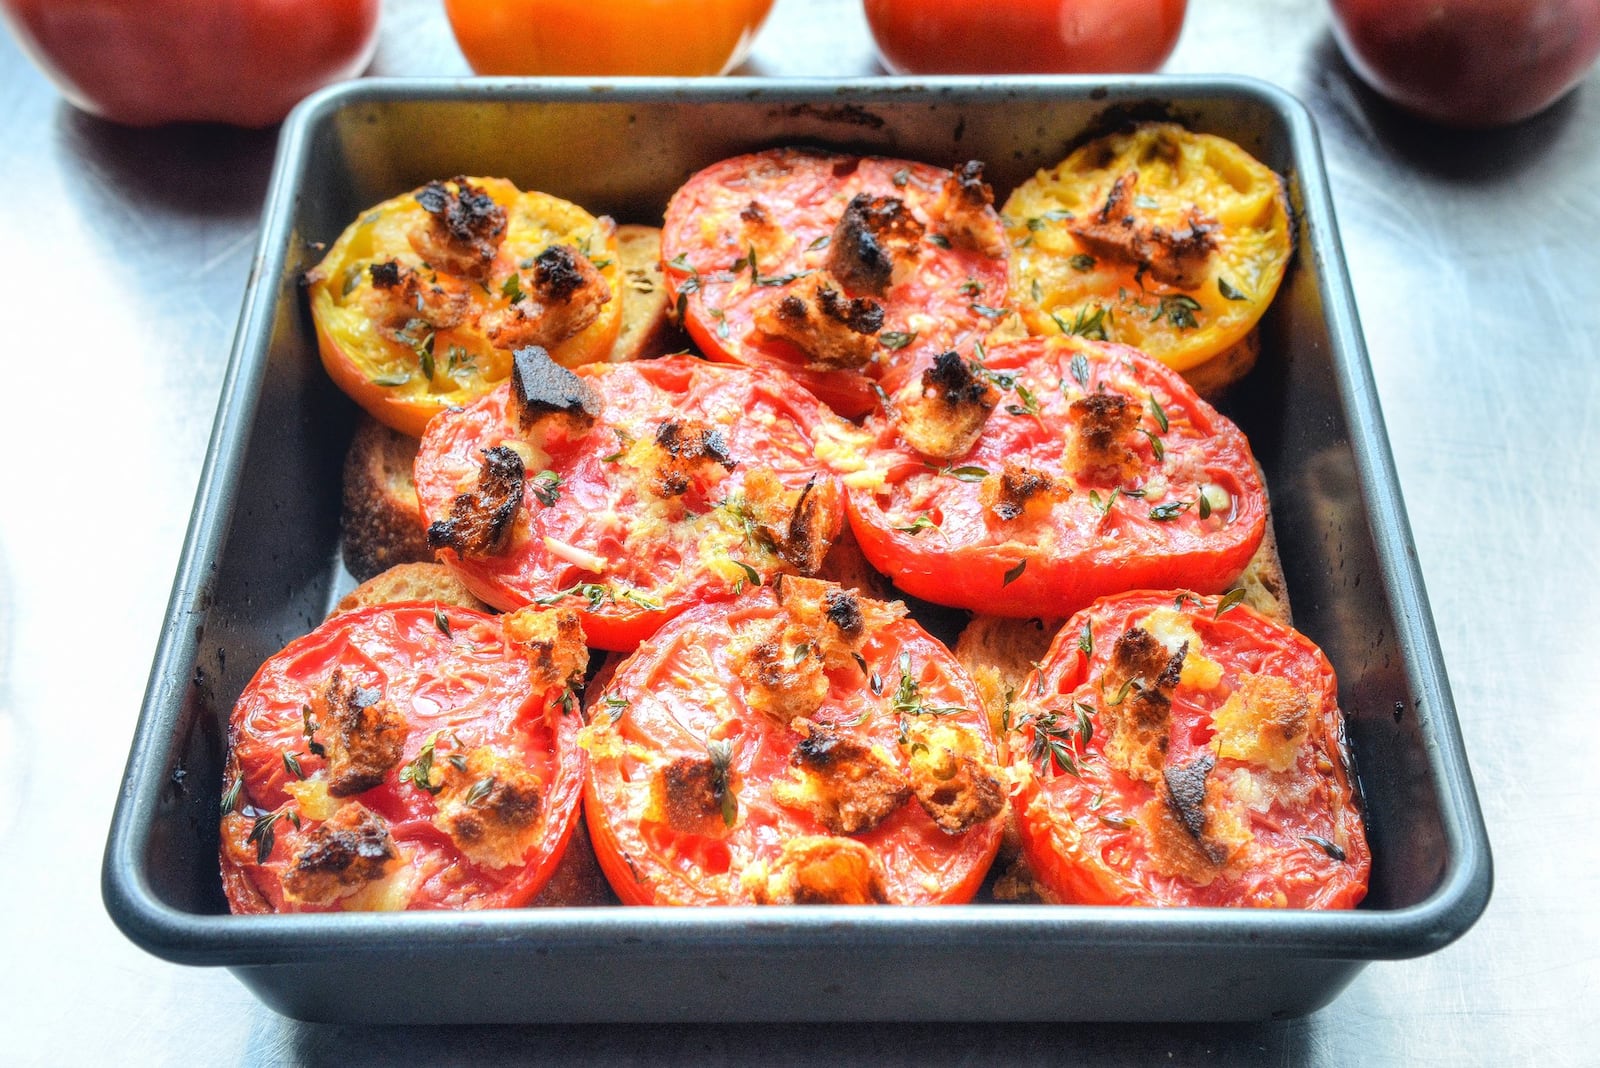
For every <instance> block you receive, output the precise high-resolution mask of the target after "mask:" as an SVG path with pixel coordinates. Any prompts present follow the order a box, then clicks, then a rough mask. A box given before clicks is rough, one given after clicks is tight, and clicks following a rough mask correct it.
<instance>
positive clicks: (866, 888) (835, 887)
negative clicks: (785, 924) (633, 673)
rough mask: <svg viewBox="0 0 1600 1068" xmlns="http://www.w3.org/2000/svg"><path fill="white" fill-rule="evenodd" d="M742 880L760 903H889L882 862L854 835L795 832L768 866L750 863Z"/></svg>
mask: <svg viewBox="0 0 1600 1068" xmlns="http://www.w3.org/2000/svg"><path fill="white" fill-rule="evenodd" d="M741 882H743V883H744V884H745V887H746V889H748V890H749V891H750V894H751V896H752V897H753V898H754V899H755V901H756V903H757V904H762V905H886V904H888V903H889V894H888V891H887V890H886V889H885V887H884V876H883V866H882V865H881V864H880V863H879V862H878V858H877V857H875V856H874V855H873V854H872V850H870V849H868V848H867V847H866V846H865V845H863V844H861V843H860V842H857V841H856V840H855V839H853V838H838V837H829V836H824V835H806V836H803V837H800V838H792V839H790V840H789V841H787V842H785V843H784V844H783V849H782V851H781V852H780V853H779V854H778V858H777V860H775V861H774V862H773V863H772V865H771V866H770V868H769V867H766V866H763V865H759V864H757V865H751V867H750V868H749V869H747V870H746V872H745V874H744V876H743V877H742V879H741Z"/></svg>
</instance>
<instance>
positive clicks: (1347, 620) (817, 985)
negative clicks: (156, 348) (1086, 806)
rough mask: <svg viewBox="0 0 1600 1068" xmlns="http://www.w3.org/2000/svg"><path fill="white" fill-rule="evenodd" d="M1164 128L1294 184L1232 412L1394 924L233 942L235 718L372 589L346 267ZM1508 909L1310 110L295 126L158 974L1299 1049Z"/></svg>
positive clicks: (240, 403)
mask: <svg viewBox="0 0 1600 1068" xmlns="http://www.w3.org/2000/svg"><path fill="white" fill-rule="evenodd" d="M1150 109H1155V110H1159V111H1161V112H1164V113H1168V114H1171V115H1173V116H1176V117H1178V118H1180V119H1181V120H1182V121H1183V122H1185V123H1187V124H1188V125H1189V126H1191V127H1192V128H1194V129H1197V130H1203V131H1208V132H1213V133H1218V134H1222V135H1224V136H1226V137H1230V138H1232V139H1233V140H1235V141H1237V142H1239V143H1241V144H1242V145H1244V147H1246V148H1247V149H1249V150H1250V151H1251V152H1253V153H1254V154H1255V155H1256V156H1258V157H1259V158H1261V159H1262V160H1264V161H1265V162H1266V163H1267V164H1268V165H1269V166H1271V167H1273V168H1274V169H1275V170H1277V171H1278V172H1279V173H1281V174H1283V175H1284V176H1285V177H1286V178H1287V180H1288V184H1289V189H1290V198H1291V201H1292V203H1293V205H1294V209H1295V216H1296V220H1297V226H1298V234H1297V237H1298V243H1297V247H1296V253H1295V258H1294V261H1293V263H1292V265H1291V267H1290V270H1289V274H1288V277H1287V280H1286V282H1285V285H1284V287H1283V290H1282V291H1281V292H1280V294H1279V296H1278V298H1277V301H1276V303H1275V304H1274V306H1273V308H1272V310H1271V312H1270V313H1269V314H1268V316H1267V317H1266V319H1265V321H1264V323H1263V325H1262V339H1263V351H1264V356H1263V358H1262V360H1261V364H1260V366H1259V367H1258V368H1257V369H1256V370H1255V371H1254V372H1253V374H1252V375H1251V376H1250V377H1249V378H1248V379H1247V381H1246V383H1245V384H1244V385H1242V386H1241V387H1240V388H1239V389H1237V390H1236V392H1235V393H1234V395H1233V396H1232V397H1231V398H1230V399H1229V403H1228V404H1227V406H1226V407H1227V410H1228V411H1229V413H1230V414H1231V415H1232V416H1233V417H1234V418H1235V419H1236V420H1237V421H1238V422H1239V423H1240V424H1241V425H1242V426H1243V427H1244V429H1245V431H1246V432H1247V433H1248V434H1249V435H1250V439H1251V441H1252V442H1253V444H1254V446H1255V450H1256V455H1257V456H1258V458H1259V459H1260V461H1261V463H1262V465H1263V467H1264V468H1265V470H1266V474H1267V479H1268V483H1269V485H1270V487H1271V489H1272V492H1273V497H1274V504H1275V508H1276V518H1277V525H1278V537H1279V544H1280V546H1281V548H1282V555H1283V560H1284V564H1285V568H1286V571H1287V575H1288V581H1289V589H1290V594H1291V598H1292V601H1293V605H1294V610H1295V615H1296V618H1297V621H1298V623H1299V625H1300V627H1301V628H1302V629H1303V630H1305V631H1306V632H1307V633H1308V634H1309V635H1310V636H1311V637H1312V638H1313V639H1315V640H1316V641H1317V642H1319V643H1320V644H1321V645H1322V647H1323V648H1324V649H1325V650H1326V651H1327V653H1328V655H1329V656H1330V658H1331V659H1332V661H1333V663H1334V665H1335V666H1336V667H1337V669H1338V672H1339V678H1340V683H1341V691H1340V692H1341V698H1342V701H1343V704H1344V708H1345V711H1346V713H1347V715H1348V718H1349V734H1350V739H1351V743H1352V745H1353V747H1354V750H1355V753H1356V759H1357V764H1358V766H1359V768H1360V770H1361V775H1362V781H1363V784H1364V788H1365V794H1366V804H1367V816H1368V821H1369V831H1370V835H1371V840H1372V847H1373V853H1374V856H1375V863H1374V867H1373V873H1372V888H1371V893H1370V895H1369V896H1368V898H1367V900H1366V901H1365V903H1364V904H1363V905H1362V906H1361V907H1360V908H1359V909H1356V910H1354V911H1350V912H1341V913H1304V912H1270V911H1260V910H1221V909H1187V910H1156V909H1144V908H1089V907H1062V906H1040V905H997V904H974V905H965V906H951V907H917V908H854V907H842V908H811V909H807V908H770V909H754V908H729V909H698V910H687V909H685V910H670V909H650V908H631V909H624V908H611V909H604V908H596V909H528V910H514V911H504V912H491V913H471V914H458V913H447V914H439V913H435V914H416V913H413V914H399V915H394V914H386V915H371V914H367V915H353V914H339V915H298V916H266V917H245V916H232V915H230V914H229V913H228V910H227V906H226V904H225V902H224V900H223V896H222V892H221V887H220V879H219V876H218V871H217V823H218V803H217V799H218V795H219V789H220V787H219V783H220V781H221V773H222V760H223V750H224V739H225V725H226V722H227V718H228V712H229V709H230V708H231V706H232V703H233V701H234V699H235V697H236V696H237V695H238V693H239V691H240V690H241V688H242V687H243V686H244V684H245V682H246V681H247V680H248V679H249V677H250V675H251V674H252V673H253V671H254V669H255V667H256V665H257V664H258V663H260V661H261V660H263V659H264V658H265V657H266V656H268V655H269V654H271V653H272V652H274V651H276V650H277V649H278V648H279V647H281V646H282V645H283V644H285V643H286V642H287V641H289V640H290V639H291V638H294V637H296V636H297V635H300V634H302V633H304V632H305V631H307V630H309V629H310V628H311V627H312V626H314V625H315V624H316V623H317V622H318V621H319V620H320V619H321V618H322V615H323V613H324V611H325V609H326V607H327V606H328V605H329V603H330V601H331V600H332V599H333V598H334V597H336V596H337V595H338V594H339V593H340V592H342V588H343V586H344V585H345V584H347V583H348V581H349V579H348V576H347V575H346V574H345V573H344V571H343V569H342V567H341V566H340V563H339V559H338V549H337V545H338V519H339V516H338V512H339V493H338V492H337V488H336V487H337V485H338V478H339V471H340V464H341V459H342V456H343V453H344V449H345V446H346V444H347V442H348V440H349V437H350V433H351V429H352V426H353V419H354V414H355V409H354V407H353V406H352V405H351V404H350V403H349V402H348V401H347V400H346V399H345V398H344V397H343V396H342V395H341V394H340V393H339V391H338V390H337V389H336V388H335V387H334V386H333V385H332V384H331V383H330V382H329V380H328V379H327V377H326V376H325V375H324V374H323V372H322V369H321V367H320V366H319V364H318V361H317V358H316V346H315V343H314V341H313V337H312V332H311V324H310V318H309V315H308V313H307V311H306V309H305V306H304V301H303V298H302V294H301V292H300V286H299V278H300V275H301V273H302V272H303V271H304V270H305V269H306V268H307V267H309V266H311V265H312V264H313V263H315V262H316V260H317V259H318V258H319V254H318V251H317V250H318V247H319V246H318V245H317V243H318V242H328V241H331V240H332V239H333V238H334V237H335V236H336V235H337V234H338V233H339V232H340V230H341V229H342V228H343V226H344V225H345V223H346V222H347V221H348V220H349V219H351V218H354V217H355V216H356V215H357V214H358V213H359V212H360V211H361V210H363V209H364V208H366V207H367V206H369V205H371V204H373V203H376V202H378V201H380V200H382V199H384V198H386V197H389V196H392V195H394V194H396V193H398V192H401V191H404V190H406V189H410V188H413V187H415V186H418V185H420V184H422V183H423V182H425V181H427V180H429V179H432V178H436V177H439V176H443V175H453V174H460V173H467V174H494V175H504V176H506V177H508V178H511V179H512V180H514V181H515V182H517V184H519V185H520V186H522V187H523V188H532V189H542V190H546V191H549V192H552V193H555V194H557V195H559V196H563V197H566V198H568V199H571V200H573V201H576V202H578V203H581V204H583V205H585V206H587V207H588V208H589V209H590V210H592V211H595V212H608V213H610V214H612V215H614V216H615V217H617V218H618V219H619V220H623V221H630V220H636V221H659V219H660V212H661V210H662V208H663V206H664V205H665V203H666V200H667V198H668V196H669V194H670V193H671V192H672V190H673V189H674V188H676V186H677V185H678V184H679V183H680V182H681V181H682V180H683V179H684V178H685V177H686V176H687V175H689V174H690V173H691V172H692V171H694V170H695V169H697V168H698V167H701V166H703V165H705V164H708V163H711V162H713V161H715V160H717V159H720V158H722V157H725V156H729V155H732V154H735V153H738V152H743V151H747V150H749V149H752V148H756V147H764V146H769V145H777V144H794V143H813V144H827V145H831V146H836V147H840V148H846V149H853V150H863V151H873V152H880V153H886V154H891V155H900V156H908V157H913V158H920V159H926V160H929V161H933V162H939V163H945V164H950V163H954V162H958V161H962V160H966V159H969V158H978V159H983V160H986V161H988V163H989V176H990V178H991V180H992V181H993V182H994V184H995V186H996V188H997V189H999V190H1001V191H1002V194H1003V192H1004V191H1006V190H1009V189H1010V188H1011V187H1013V186H1014V185H1016V184H1017V183H1018V182H1019V181H1020V180H1022V179H1024V178H1025V177H1027V176H1028V175H1030V174H1031V173H1032V172H1033V171H1034V170H1035V169H1036V168H1038V167H1040V166H1044V165H1049V164H1052V163H1054V162H1055V161H1056V160H1058V159H1059V158H1060V157H1061V156H1062V155H1063V154H1064V152H1065V150H1066V148H1067V146H1068V145H1069V144H1070V143H1071V142H1072V141H1073V140H1074V139H1075V138H1078V137H1080V136H1081V135H1082V134H1083V133H1084V131H1085V130H1087V129H1089V128H1091V126H1092V125H1093V124H1094V123H1096V122H1099V121H1103V120H1104V118H1105V116H1106V115H1107V114H1108V112H1110V113H1112V114H1124V113H1127V112H1129V111H1133V112H1138V111H1141V110H1150ZM1489 887H1490V860H1489V849H1488V842H1487V839H1486V836H1485V833H1484V829H1483V824H1482V817H1481V814H1480V812H1479V810H1478V804H1477V798H1476V795H1475V794H1474V791H1473V786H1472V780H1471V776H1470V773H1469V771H1468V769H1467V764H1466V759H1465V755H1464V753H1463V750H1462V745H1461V738H1460V734H1459V730H1458V727H1457V723H1456V717H1455V712H1454V708H1453V705H1452V702H1451V696H1450V690H1449V686H1448V683H1447V682H1446V679H1445V674H1444V668H1443V665H1442V663H1441V659H1440V654H1439V647H1438V642H1437V639H1436V637H1435V634H1434V630H1433V624H1432V621H1431V618H1430V616H1429V612H1428V604H1427V598H1426V595H1425V593H1424V591H1423V588H1422V582H1421V579H1420V577H1419V575H1418V570H1417V563H1416V556H1415V552H1414V550H1413V547H1412V542H1411V536H1410V533H1409V530H1408V527H1407V523H1406V518H1405V513H1404V509H1403V506H1402V504H1401V500H1400V492H1399V488H1398V486H1397V485H1396V481H1395V474H1394V468H1393V464H1392V462H1391V458H1390V454H1389V447H1388V443H1387V440H1386V437H1385V433H1384V427H1383V420H1382V416H1381V414H1380V412H1379V410H1378V402H1377V397H1376V394H1375V392H1374V388H1373V383H1372V378H1371V373H1370V368H1369V366H1368V363H1367V357H1366V352H1365V350H1364V347H1363V345H1362V340H1361V334H1360V330H1359V327H1358V324H1357V321H1356V313H1355V308H1354V306H1353V301H1352V297H1351V292H1350V286H1349V282H1348V280H1347V278H1346V276H1345V268H1344V261H1343V257H1342V255H1341V253H1340V249H1339V241H1338V236H1337V234H1336V232H1335V228H1334V217H1333V206H1332V203H1331V201H1330V199H1329V194H1328V185H1327V179H1326V177H1325V175H1324V173H1323V169H1322V162H1321V157H1320V152H1319V148H1318V145H1317V137H1316V133H1315V131H1314V129H1313V127H1312V124H1311V119H1310V117H1309V116H1308V114H1307V113H1306V111H1305V110H1304V109H1303V108H1302V107H1301V106H1300V105H1299V104H1298V103H1297V102H1296V101H1295V100H1293V99H1292V98H1290V97H1289V96H1287V95H1285V94H1284V93H1282V92H1280V91H1278V90H1276V89H1274V88H1272V87H1270V86H1267V85H1263V84H1260V83H1256V82H1251V81H1245V80H1240V79H1187V78H1184V79H1180V78H1143V79H1137V78H1130V79H1126V80H1120V81H1117V82H1114V83H1106V82H1098V81H1092V80H1088V79H1065V78H1063V79H1047V80H1040V79H1032V80H1026V81H1024V80H1009V81H1008V80H997V79H985V80H983V81H979V80H976V79H962V80H944V81H932V82H912V81H897V80H879V81H870V82H852V83H838V82H783V83H763V82H753V81H712V82H697V83H688V82H665V81H640V82H633V83H618V84H615V85H609V86H593V85H588V84H582V83H562V82H550V83H530V82H518V81H472V82H426V81H404V82H402V81H388V82H385V81H367V82H360V83H354V84H351V85H348V86H345V87H342V88H338V89H335V90H331V91H328V92H325V93H323V94H320V95H319V96H317V97H315V98H314V99H313V100H311V101H309V102H308V103H306V104H304V105H302V106H301V108H300V109H299V110H297V111H296V112H295V114H294V116H293V117H292V118H291V119H290V121H289V122H288V124H287V125H286V126H285V128H284V131H283V134H282V142H281V148H280V151H279V158H278V164H277V171H276V174H275V176H274V179H273V183H272V188H271V193H270V197H269V200H268V204H267V209H266V215H265V219H264V221H263V227H262V234H261V244H260V252H259V254H258V258H257V261H256V266H255V271H254V273H253V276H252V278H251V282H250V286H249V289H248V292H247V295H246V298H245V306H244V311H243V315H242V317H241V319H240V325H239V332H238V336H237V339H236V341H235V344H234V349H233V354H232V359H231V363H230V365H229V368H228V373H227V378H226V381H225V382H224V384H223V390H222V398H221V402H220V405H219V408H218V412H217V421H216V426H215V429H214V431H213V434H212V439H211V447H210V452H209V454H208V456H207V459H206V464H205V469H204V472H203V474H202V476H201V482H200V488H199V492H198V495H197V497H196V501H195V509H194V516H193V519H192V521H191V524H190V528H189V534H188V541H187V544H186V546H185V549H184V553H183V557H182V562H181V563H180V565H179V570H178V575H177V579H176V583H175V585H174V588H173V594H172V601H171V604H170V606H169V608H168V612H167V617H166V625H165V628H164V629H163V631H162V635H161V641H160V645H159V647H158V649H157V652H156V657H155V663H154V666H153V669H152V673H151V678H150V685H149V690H148V692H147V694H146V697H145V703H144V707H143V710H142V712H141V718H140V722H139V728H138V732H137V734H136V736H135V739H134V743H133V750H132V754H131V756H130V759H129V763H128V768H127V776H126V781H125V783H124V786H123V790H122V793H121V796H120V799H119V803H118V806H117V811H116V815H115V818H114V820H113V823H112V827H111V835H110V840H109V843H108V845H107V850H106V858H105V868H104V893H105V898H106V903H107V907H108V908H109V910H110V912H111V915H112V917H113V918H114V919H115V920H116V922H117V923H118V925H119V926H121V928H122V929H123V931H124V932H125V933H126V934H127V935H128V936H129V937H130V938H132V939H133V940H134V941H135V942H137V943H138V944H140V945H141V946H143V947H144V948H146V949H147V950H149V951H150V952H152V953H155V954H157V955H159V956H162V957H165V958H167V959H169V960H174V961H180V962H184V963H189V964H211V965H219V964H220V965H225V966H227V967H229V968H231V969H233V971H234V972H235V973H236V974H237V975H238V976H239V978H240V979H241V980H243V982H244V983H245V984H246V985H247V986H249V987H250V988H251V989H252V990H254V991H255V992H256V993H257V994H258V995H259V996H260V997H261V998H262V999H263V1000H264V1001H265V1002H266V1003H267V1004H269V1005H270V1006H272V1007H273V1008H275V1009H277V1010H279V1011H281V1012H284V1013H288V1014H290V1015H293V1016H298V1017H301V1018H304V1019H316V1020H339V1021H349V1022H355V1021H389V1022H412V1023H416V1022H427V1021H454V1022H477V1021H587V1020H684V1019H700V1020H750V1019H828V1020H841V1019H880V1020H911V1019H930V1020H932V1019H943V1020H970V1019H1007V1018H1023V1019H1050V1020H1068V1019H1071V1020H1091V1019H1093V1020H1108V1019H1140V1020H1152V1019H1167V1020H1172V1019H1194V1020H1198V1019H1209V1020H1236V1019H1264V1018H1268V1017H1277V1016H1286V1015H1295V1014H1299V1013H1305V1012H1309V1011H1311V1010H1313V1009H1316V1008H1318V1007H1320V1006H1322V1005H1324V1004H1326V1003H1327V1002H1328V1001H1329V1000H1331V999H1332V998H1333V997H1334V996H1335V995H1336V994H1337V993H1338V992H1339V991H1340V990H1341V989H1343V987H1344V986H1345V985H1346V984H1347V983H1348V982H1349V981H1350V979H1351V978H1352V977H1353V976H1354V975H1355V974H1356V972H1357V971H1358V970H1359V969H1360V968H1362V967H1363V966H1364V965H1365V964H1366V962H1367V961H1369V960H1373V959H1381V958H1399V957H1408V956H1416V955H1419V954H1423V953H1428V952H1431V951H1433V950H1436V949H1438V948H1440V947H1442V946H1444V945H1446V944H1447V943H1449V942H1450V941H1452V940H1453V939H1455V938H1456V937H1458V936H1459V935H1460V934H1461V933H1462V932H1464V931H1465V930H1466V929H1467V928H1468V927H1469V926H1471V924H1472V923H1473V921H1474V920H1476V919H1477V917H1478V915H1479V914H1480V913H1481V912H1482V910H1483V908H1484V906H1485V904H1486V903H1487V900H1488V896H1489ZM419 975H425V976H426V977H427V980H426V982H417V981H415V977H416V976H419ZM1018 991H1026V992H1027V996H1026V997H1019V996H1017V992H1018Z"/></svg>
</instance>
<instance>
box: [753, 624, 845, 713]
mask: <svg viewBox="0 0 1600 1068" xmlns="http://www.w3.org/2000/svg"><path fill="white" fill-rule="evenodd" d="M807 638H808V634H807V632H806V631H805V630H804V629H803V628H800V627H797V626H795V625H794V624H792V623H788V622H786V621H785V620H784V619H782V618H775V619H765V620H760V621H758V622H755V623H751V624H749V625H747V626H746V627H745V628H744V629H743V630H742V631H741V632H740V633H739V634H738V635H737V636H736V637H735V639H734V644H733V646H732V651H733V657H732V659H733V662H734V671H735V673H736V674H737V676H738V678H739V681H740V682H741V683H743V687H744V701H745V704H746V705H747V706H749V707H750V708H751V709H752V710H754V711H756V712H760V713H762V714H763V715H766V716H770V717H772V718H773V719H775V720H777V721H778V722H780V723H788V722H790V721H792V720H794V719H797V718H799V717H802V716H809V715H810V714H811V713H813V712H815V711H816V710H817V708H818V706H820V705H821V704H822V700H823V698H825V697H826V696H827V695H828V676H827V673H826V672H825V671H823V667H822V661H821V659H819V658H818V657H816V656H812V655H810V653H809V643H808V641H807ZM802 646H808V649H807V650H804V651H803V650H802V649H801V647H802Z"/></svg>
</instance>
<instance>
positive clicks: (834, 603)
mask: <svg viewBox="0 0 1600 1068" xmlns="http://www.w3.org/2000/svg"><path fill="white" fill-rule="evenodd" d="M823 601H824V602H825V603H826V604H827V606H828V607H827V616H828V622H829V623H832V624H833V625H834V627H835V628H836V629H837V630H838V631H839V633H840V634H841V635H843V636H844V637H846V638H850V639H852V640H854V639H856V638H859V637H861V634H862V632H863V630H864V629H865V626H866V622H865V620H864V619H863V618H862V615H861V602H860V601H858V600H857V599H856V594H855V591H854V590H846V589H837V590H829V591H828V592H827V593H825V594H823Z"/></svg>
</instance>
